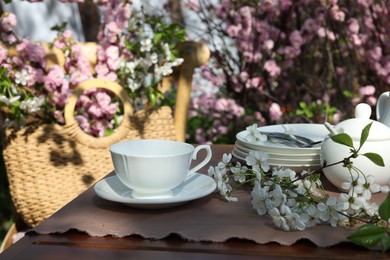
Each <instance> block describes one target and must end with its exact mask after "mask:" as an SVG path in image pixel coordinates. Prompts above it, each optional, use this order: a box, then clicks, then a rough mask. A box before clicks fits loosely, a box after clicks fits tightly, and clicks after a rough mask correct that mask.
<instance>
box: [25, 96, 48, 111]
mask: <svg viewBox="0 0 390 260" xmlns="http://www.w3.org/2000/svg"><path fill="white" fill-rule="evenodd" d="M44 101H45V97H44V96H39V97H33V98H32V99H27V100H23V101H22V102H21V103H20V109H22V110H24V111H26V112H27V113H34V112H37V111H39V110H40V109H41V106H42V105H43V103H44Z"/></svg>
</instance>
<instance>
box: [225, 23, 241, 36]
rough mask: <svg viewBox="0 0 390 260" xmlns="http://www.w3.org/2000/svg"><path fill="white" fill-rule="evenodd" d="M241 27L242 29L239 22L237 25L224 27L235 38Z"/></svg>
mask: <svg viewBox="0 0 390 260" xmlns="http://www.w3.org/2000/svg"><path fill="white" fill-rule="evenodd" d="M241 29H242V27H241V25H240V24H239V25H229V26H228V27H227V29H226V32H227V34H228V35H229V36H230V37H232V38H235V37H237V36H238V35H239V32H240V30H241Z"/></svg>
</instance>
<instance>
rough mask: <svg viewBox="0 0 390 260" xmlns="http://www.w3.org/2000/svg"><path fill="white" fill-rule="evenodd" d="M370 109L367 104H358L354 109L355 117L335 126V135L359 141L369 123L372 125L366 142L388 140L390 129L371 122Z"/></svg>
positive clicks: (381, 124)
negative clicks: (342, 135)
mask: <svg viewBox="0 0 390 260" xmlns="http://www.w3.org/2000/svg"><path fill="white" fill-rule="evenodd" d="M370 116H371V107H370V106H369V105H368V104H364V103H361V104H358V105H357V106H356V108H355V117H356V118H351V119H347V120H345V121H342V122H340V123H339V124H337V125H336V126H335V130H336V132H337V133H346V134H348V135H349V136H351V138H352V140H354V141H358V140H360V136H361V134H362V130H363V128H364V127H366V126H367V125H368V124H369V123H372V125H371V128H370V133H369V135H368V138H367V140H368V141H384V140H389V139H390V128H389V127H388V126H387V125H385V124H383V123H380V122H378V121H375V120H371V119H370Z"/></svg>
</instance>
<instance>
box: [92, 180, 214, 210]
mask: <svg viewBox="0 0 390 260" xmlns="http://www.w3.org/2000/svg"><path fill="white" fill-rule="evenodd" d="M216 187H217V185H216V183H215V181H214V179H213V178H211V177H210V176H207V175H204V174H200V173H195V174H194V175H192V176H191V177H189V178H188V179H187V180H185V181H184V182H183V183H182V184H181V185H179V186H178V187H176V188H175V189H173V196H172V197H170V198H164V199H136V198H133V197H131V192H132V190H131V189H129V188H128V187H126V186H125V185H124V184H122V182H120V180H119V179H118V177H117V176H116V175H114V176H111V177H107V178H104V179H102V180H101V181H99V182H97V183H96V184H95V186H94V190H95V193H96V194H97V195H98V196H99V197H100V198H103V199H106V200H110V201H114V202H119V203H123V204H126V205H129V206H131V207H135V208H145V209H158V208H168V207H173V206H177V205H180V204H184V203H186V202H189V201H191V200H195V199H199V198H202V197H205V196H207V195H209V194H210V193H212V192H213V191H214V190H215V189H216Z"/></svg>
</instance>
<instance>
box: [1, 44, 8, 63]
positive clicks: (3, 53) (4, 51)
mask: <svg viewBox="0 0 390 260" xmlns="http://www.w3.org/2000/svg"><path fill="white" fill-rule="evenodd" d="M7 56H8V49H7V48H5V47H3V46H2V45H0V63H2V62H3V61H4V60H5V59H6V58H7Z"/></svg>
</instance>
